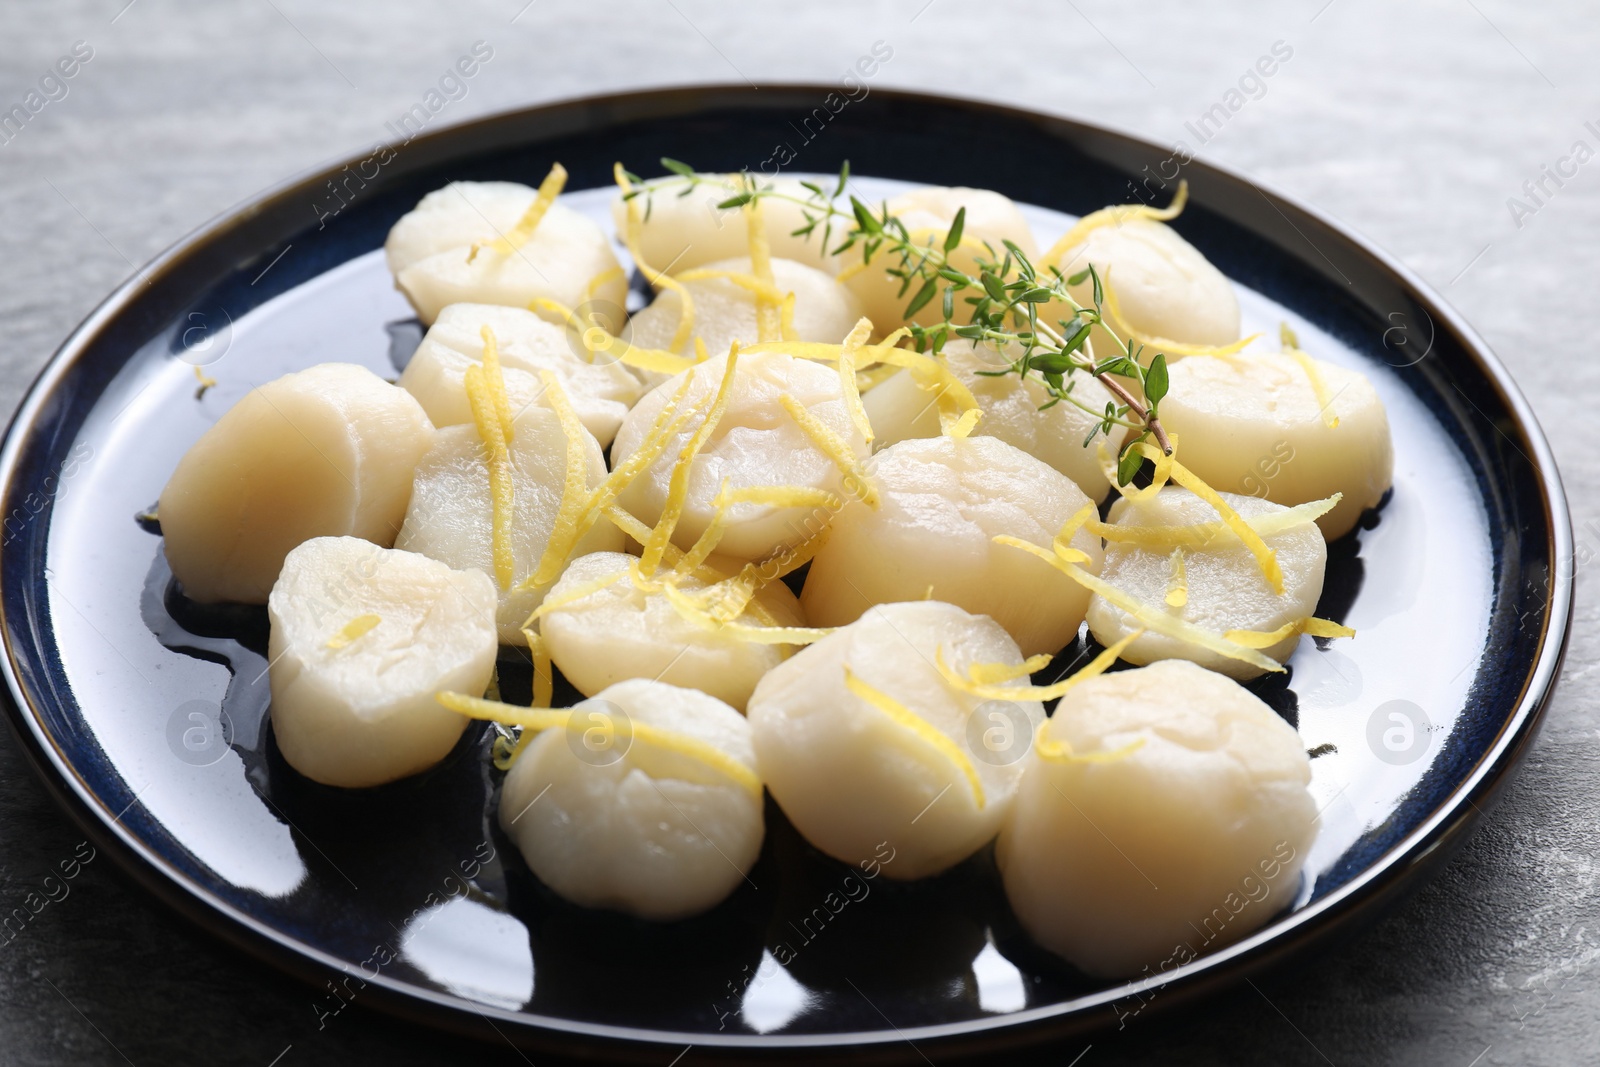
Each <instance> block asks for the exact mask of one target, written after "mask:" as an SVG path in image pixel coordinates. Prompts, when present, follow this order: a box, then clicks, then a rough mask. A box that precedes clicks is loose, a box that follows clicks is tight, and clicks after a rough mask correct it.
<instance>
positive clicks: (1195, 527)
mask: <svg viewBox="0 0 1600 1067" xmlns="http://www.w3.org/2000/svg"><path fill="white" fill-rule="evenodd" d="M1342 496H1343V494H1342V493H1335V494H1333V495H1332V496H1330V497H1328V498H1327V499H1325V500H1313V501H1312V502H1311V503H1309V504H1297V505H1296V506H1294V507H1292V508H1288V509H1287V510H1284V511H1275V512H1272V513H1271V514H1267V515H1251V516H1250V517H1248V518H1246V519H1245V520H1244V521H1245V522H1247V523H1249V524H1250V528H1251V529H1252V530H1254V531H1255V532H1256V533H1258V534H1260V535H1261V536H1262V537H1263V538H1266V537H1274V536H1276V535H1277V534H1281V533H1285V532H1287V531H1289V530H1293V529H1296V528H1299V527H1302V526H1308V525H1310V524H1311V523H1313V522H1315V521H1316V520H1317V519H1320V518H1321V517H1322V516H1324V515H1326V514H1327V513H1328V512H1330V511H1332V510H1333V509H1334V506H1335V505H1337V504H1338V503H1339V500H1340V498H1341V497H1342ZM1089 529H1090V530H1091V531H1093V532H1094V533H1095V534H1096V535H1098V536H1100V537H1103V538H1105V539H1106V540H1107V541H1109V542H1111V543H1113V544H1124V545H1137V546H1138V547H1140V548H1151V549H1168V548H1180V547H1181V548H1209V547H1211V545H1212V543H1213V542H1215V541H1216V540H1217V538H1219V537H1234V536H1235V534H1234V532H1233V529H1232V528H1231V527H1230V526H1228V524H1227V523H1223V522H1197V523H1191V524H1188V525H1185V526H1131V525H1123V524H1121V523H1115V522H1100V521H1099V520H1094V521H1092V522H1090V523H1089Z"/></svg>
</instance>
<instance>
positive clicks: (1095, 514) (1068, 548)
mask: <svg viewBox="0 0 1600 1067" xmlns="http://www.w3.org/2000/svg"><path fill="white" fill-rule="evenodd" d="M1099 514H1100V510H1099V508H1098V507H1097V506H1096V505H1095V502H1094V501H1092V500H1091V501H1089V503H1087V504H1085V505H1084V506H1083V507H1081V508H1079V509H1078V510H1077V511H1076V512H1075V513H1074V514H1073V516H1072V518H1070V519H1068V520H1067V521H1066V522H1065V523H1063V524H1062V527H1061V529H1060V530H1058V531H1056V536H1055V543H1054V544H1053V545H1052V547H1053V548H1054V549H1055V551H1056V555H1058V556H1060V557H1061V558H1062V559H1064V560H1066V561H1067V562H1068V563H1088V562H1089V554H1088V553H1087V552H1084V551H1083V550H1081V549H1077V548H1073V547H1072V539H1073V538H1074V537H1076V536H1078V531H1079V530H1081V529H1083V528H1084V526H1085V525H1087V524H1088V523H1090V522H1093V521H1096V520H1097V519H1098V518H1099Z"/></svg>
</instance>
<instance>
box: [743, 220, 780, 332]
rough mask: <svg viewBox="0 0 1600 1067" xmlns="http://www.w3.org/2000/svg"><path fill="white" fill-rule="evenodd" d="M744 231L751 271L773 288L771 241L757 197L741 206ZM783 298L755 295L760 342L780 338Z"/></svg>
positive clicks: (764, 283) (757, 330)
mask: <svg viewBox="0 0 1600 1067" xmlns="http://www.w3.org/2000/svg"><path fill="white" fill-rule="evenodd" d="M744 221H745V230H746V233H747V234H748V236H749V240H750V273H751V274H753V275H755V277H756V280H757V281H759V282H761V284H762V285H763V286H766V287H767V288H769V289H775V287H776V282H775V280H774V279H773V276H772V243H771V242H770V241H769V240H768V239H767V219H766V214H765V212H764V211H763V210H762V207H761V201H760V199H759V198H752V199H751V200H748V201H746V202H745V205H744ZM782 302H783V297H781V296H780V297H778V299H777V300H773V299H772V297H771V296H770V295H767V294H764V293H757V294H756V334H757V339H758V340H761V341H782V340H784V336H783V325H782V318H781V312H780V310H779V306H780V305H781V304H782Z"/></svg>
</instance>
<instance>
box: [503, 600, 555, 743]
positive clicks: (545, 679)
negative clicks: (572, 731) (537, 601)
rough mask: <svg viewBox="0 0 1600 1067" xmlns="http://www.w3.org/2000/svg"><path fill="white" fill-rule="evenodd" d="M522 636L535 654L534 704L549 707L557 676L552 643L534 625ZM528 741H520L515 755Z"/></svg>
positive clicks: (525, 630)
mask: <svg viewBox="0 0 1600 1067" xmlns="http://www.w3.org/2000/svg"><path fill="white" fill-rule="evenodd" d="M522 636H523V637H524V638H526V639H527V642H528V652H529V654H530V655H532V656H533V706H534V707H536V708H548V707H549V706H550V702H551V700H552V699H554V697H555V676H554V674H552V673H551V672H552V668H551V666H550V644H549V642H547V641H546V640H545V639H544V635H543V634H541V633H540V632H539V631H537V630H535V629H533V628H532V627H523V630H522ZM528 736H529V737H531V736H532V735H531V734H530V735H528ZM526 743H527V741H526V739H523V740H521V741H519V742H518V745H517V748H516V749H515V750H514V751H513V753H512V754H513V756H515V754H516V752H519V751H521V749H522V746H523V745H525V744H526Z"/></svg>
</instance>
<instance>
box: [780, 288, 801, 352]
mask: <svg viewBox="0 0 1600 1067" xmlns="http://www.w3.org/2000/svg"><path fill="white" fill-rule="evenodd" d="M778 333H779V334H780V335H782V337H783V339H784V340H785V341H790V342H794V341H798V340H800V335H799V334H798V333H796V332H795V329H794V293H792V292H789V293H785V294H784V295H783V303H782V304H781V305H780V306H779V308H778Z"/></svg>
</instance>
